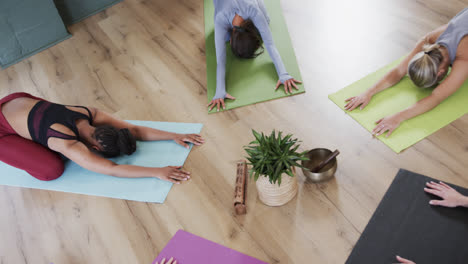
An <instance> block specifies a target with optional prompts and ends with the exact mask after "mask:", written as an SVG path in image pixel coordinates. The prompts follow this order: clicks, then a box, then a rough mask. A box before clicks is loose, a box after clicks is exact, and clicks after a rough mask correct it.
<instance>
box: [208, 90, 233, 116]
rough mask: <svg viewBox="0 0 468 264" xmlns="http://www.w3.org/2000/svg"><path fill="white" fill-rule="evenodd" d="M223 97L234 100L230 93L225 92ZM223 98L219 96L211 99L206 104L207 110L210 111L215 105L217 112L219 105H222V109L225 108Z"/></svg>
mask: <svg viewBox="0 0 468 264" xmlns="http://www.w3.org/2000/svg"><path fill="white" fill-rule="evenodd" d="M224 99H231V100H236V98H235V97H234V96H232V95H230V94H228V93H227V94H226V96H225V97H224ZM224 99H223V98H219V99H213V100H211V102H210V103H209V104H208V105H207V106H208V107H209V108H210V109H209V111H211V109H213V107H215V106H216V108H217V111H218V112H219V107H220V106H222V107H223V109H226V105H225V104H224Z"/></svg>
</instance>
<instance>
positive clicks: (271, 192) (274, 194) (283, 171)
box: [244, 130, 308, 206]
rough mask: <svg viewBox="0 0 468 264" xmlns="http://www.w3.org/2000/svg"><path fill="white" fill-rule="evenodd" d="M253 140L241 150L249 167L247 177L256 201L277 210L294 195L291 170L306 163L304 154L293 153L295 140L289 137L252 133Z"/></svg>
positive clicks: (295, 184)
mask: <svg viewBox="0 0 468 264" xmlns="http://www.w3.org/2000/svg"><path fill="white" fill-rule="evenodd" d="M252 133H253V135H254V136H255V140H254V141H252V142H250V143H249V145H248V146H245V147H244V149H245V151H246V152H247V155H248V157H247V160H248V161H249V165H251V170H250V177H251V178H252V177H253V179H254V180H255V182H256V186H257V190H258V196H259V198H260V200H261V201H262V202H263V203H265V204H266V205H269V206H280V205H283V204H285V203H287V202H289V201H290V200H291V199H292V198H294V196H296V194H297V178H296V177H295V176H296V170H295V167H300V168H303V167H302V165H301V164H300V163H299V162H300V161H302V160H308V158H306V153H307V151H305V152H297V149H298V148H299V146H300V145H299V144H298V142H299V141H298V140H297V139H293V138H292V135H291V134H288V135H286V136H285V137H283V136H282V132H278V133H276V131H274V130H273V131H272V132H271V134H270V135H269V136H266V135H265V134H263V133H262V134H259V133H258V132H257V131H255V130H252Z"/></svg>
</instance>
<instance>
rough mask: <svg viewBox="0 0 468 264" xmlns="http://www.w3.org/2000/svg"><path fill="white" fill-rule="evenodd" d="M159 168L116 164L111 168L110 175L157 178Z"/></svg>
mask: <svg viewBox="0 0 468 264" xmlns="http://www.w3.org/2000/svg"><path fill="white" fill-rule="evenodd" d="M158 169H159V168H150V167H142V166H135V165H126V164H122V165H119V164H115V165H113V166H112V167H111V168H109V171H108V173H106V174H108V175H110V176H114V177H120V178H155V177H156V176H157V175H156V174H157V171H158Z"/></svg>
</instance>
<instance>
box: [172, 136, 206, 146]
mask: <svg viewBox="0 0 468 264" xmlns="http://www.w3.org/2000/svg"><path fill="white" fill-rule="evenodd" d="M174 141H175V142H176V143H177V144H179V145H181V146H182V147H184V148H189V145H188V144H187V143H186V142H189V143H192V144H194V145H197V146H200V145H201V144H203V143H205V140H204V139H203V138H202V137H201V136H200V135H199V134H176V136H175V138H174Z"/></svg>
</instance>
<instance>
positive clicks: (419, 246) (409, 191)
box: [346, 169, 468, 264]
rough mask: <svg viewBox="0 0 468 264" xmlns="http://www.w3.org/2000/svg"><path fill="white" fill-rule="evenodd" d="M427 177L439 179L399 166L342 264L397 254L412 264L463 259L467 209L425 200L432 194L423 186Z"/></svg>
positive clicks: (454, 263)
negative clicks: (441, 205) (436, 204)
mask: <svg viewBox="0 0 468 264" xmlns="http://www.w3.org/2000/svg"><path fill="white" fill-rule="evenodd" d="M431 180H432V181H436V182H438V180H435V179H432V178H429V177H426V176H423V175H420V174H416V173H413V172H410V171H407V170H403V169H402V170H400V171H399V172H398V174H397V176H396V177H395V180H394V181H393V183H392V184H391V186H390V188H389V189H388V190H387V193H386V194H385V196H384V197H383V199H382V201H381V202H380V204H379V206H378V207H377V210H376V211H375V213H374V215H373V216H372V218H371V220H370V221H369V223H368V224H367V227H366V228H365V230H364V232H363V233H362V235H361V237H360V238H359V240H358V242H357V243H356V246H355V247H354V249H353V251H352V252H351V255H350V256H349V258H348V260H347V261H346V264H367V263H369V264H383V263H397V261H396V258H395V256H396V255H399V256H401V257H404V258H407V259H410V260H412V261H414V262H415V263H416V264H431V263H434V264H466V263H468V208H444V207H438V206H432V205H430V204H429V201H430V200H432V199H436V198H435V196H433V195H430V194H427V193H425V192H424V190H423V188H424V186H425V184H426V182H428V181H431ZM451 186H452V187H453V188H455V189H456V190H457V191H459V192H460V193H462V194H464V195H468V190H467V189H464V188H461V187H458V186H454V185H451Z"/></svg>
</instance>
